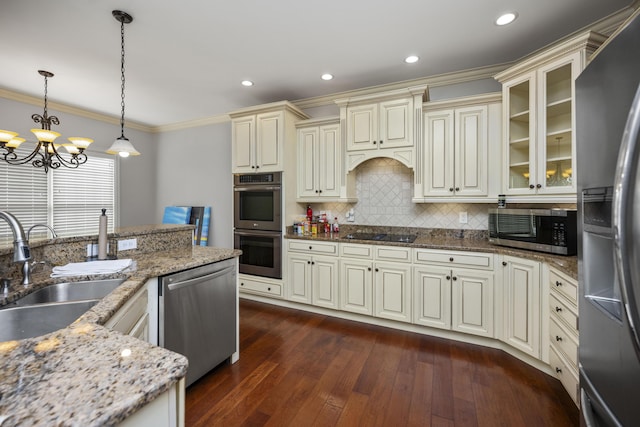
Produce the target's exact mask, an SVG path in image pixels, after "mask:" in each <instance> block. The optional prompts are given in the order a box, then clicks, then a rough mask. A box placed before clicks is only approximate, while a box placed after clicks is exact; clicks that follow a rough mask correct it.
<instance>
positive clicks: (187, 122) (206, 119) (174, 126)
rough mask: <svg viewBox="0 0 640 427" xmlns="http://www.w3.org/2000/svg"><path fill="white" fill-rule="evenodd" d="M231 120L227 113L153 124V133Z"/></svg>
mask: <svg viewBox="0 0 640 427" xmlns="http://www.w3.org/2000/svg"><path fill="white" fill-rule="evenodd" d="M230 120H231V117H229V115H228V114H220V115H217V116H211V117H203V118H201V119H195V120H185V121H184V122H177V123H170V124H168V125H160V126H154V127H153V128H152V132H153V133H161V132H172V131H176V130H183V129H191V128H197V127H202V126H209V125H217V124H220V123H226V122H228V121H230Z"/></svg>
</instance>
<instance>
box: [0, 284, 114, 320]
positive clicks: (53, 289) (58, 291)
mask: <svg viewBox="0 0 640 427" xmlns="http://www.w3.org/2000/svg"><path fill="white" fill-rule="evenodd" d="M124 281H125V279H105V280H89V281H85V282H65V283H56V284H53V285H49V286H47V287H45V288H42V289H38V290H37V291H35V292H32V293H30V294H29V295H26V296H24V297H22V298H20V299H19V300H17V301H16V302H14V303H11V304H9V305H8V307H16V306H18V307H21V306H26V305H34V304H45V303H52V302H66V301H85V300H95V299H101V298H104V297H105V296H107V295H109V293H111V291H113V290H114V289H115V288H117V287H118V286H120V284H122V282H124ZM0 325H1V323H0Z"/></svg>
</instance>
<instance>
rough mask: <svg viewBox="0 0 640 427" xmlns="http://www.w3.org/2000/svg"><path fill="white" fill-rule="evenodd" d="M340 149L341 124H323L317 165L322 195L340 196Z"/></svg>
mask: <svg viewBox="0 0 640 427" xmlns="http://www.w3.org/2000/svg"><path fill="white" fill-rule="evenodd" d="M340 151H341V150H340V124H335V125H327V126H321V127H320V143H319V144H318V153H319V155H318V160H319V162H318V164H317V166H316V167H317V168H318V169H319V178H318V182H319V191H320V193H319V194H320V196H322V197H340V164H341V162H340V154H341V153H340Z"/></svg>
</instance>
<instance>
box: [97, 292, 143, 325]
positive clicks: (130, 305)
mask: <svg viewBox="0 0 640 427" xmlns="http://www.w3.org/2000/svg"><path fill="white" fill-rule="evenodd" d="M148 299H149V297H148V292H147V290H146V289H144V290H143V291H142V292H140V293H138V294H137V295H135V296H134V297H133V299H131V300H130V301H129V302H127V303H126V304H125V305H124V306H123V307H122V308H121V309H120V310H118V312H116V314H115V315H114V316H113V317H112V318H111V319H110V320H109V322H108V323H107V325H106V326H107V327H108V328H110V329H112V330H114V331H118V332H121V333H123V334H127V335H128V334H129V333H131V331H132V330H133V328H134V327H135V326H136V324H137V323H138V322H139V321H140V319H141V318H142V317H143V316H144V315H145V314H146V313H147V304H148Z"/></svg>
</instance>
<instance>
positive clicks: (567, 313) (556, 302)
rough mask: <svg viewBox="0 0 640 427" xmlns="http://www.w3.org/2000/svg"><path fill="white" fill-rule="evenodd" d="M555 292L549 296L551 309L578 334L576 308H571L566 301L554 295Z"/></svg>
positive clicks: (554, 314)
mask: <svg viewBox="0 0 640 427" xmlns="http://www.w3.org/2000/svg"><path fill="white" fill-rule="evenodd" d="M554 293H555V292H551V297H550V298H549V305H550V307H549V309H550V310H551V313H552V314H553V316H555V317H557V318H558V319H562V320H563V321H565V322H566V323H567V325H569V326H570V327H571V329H572V332H575V333H576V334H577V331H578V315H577V314H576V313H575V311H574V310H572V309H570V308H569V307H568V306H567V305H566V304H565V303H563V302H562V300H560V299H559V298H558V297H556V296H555V295H554Z"/></svg>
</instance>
